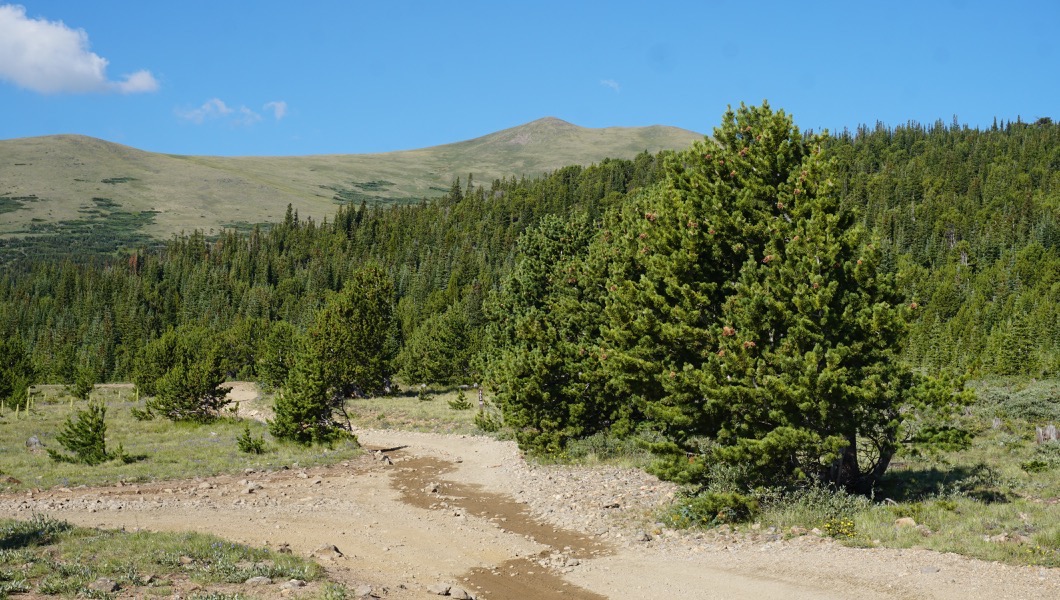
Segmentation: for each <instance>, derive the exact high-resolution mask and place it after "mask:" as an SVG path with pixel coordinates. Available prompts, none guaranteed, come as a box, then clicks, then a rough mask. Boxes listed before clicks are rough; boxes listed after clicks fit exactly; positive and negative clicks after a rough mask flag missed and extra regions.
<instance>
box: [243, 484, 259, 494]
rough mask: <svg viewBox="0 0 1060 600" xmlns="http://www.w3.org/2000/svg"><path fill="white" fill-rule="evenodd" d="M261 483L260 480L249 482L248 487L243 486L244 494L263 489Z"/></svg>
mask: <svg viewBox="0 0 1060 600" xmlns="http://www.w3.org/2000/svg"><path fill="white" fill-rule="evenodd" d="M261 487H262V486H261V484H260V483H258V482H256V481H255V482H251V483H248V484H247V487H245V488H243V493H244V494H253V493H254V492H256V491H258V490H260V489H261Z"/></svg>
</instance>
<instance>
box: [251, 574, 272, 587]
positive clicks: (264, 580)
mask: <svg viewBox="0 0 1060 600" xmlns="http://www.w3.org/2000/svg"><path fill="white" fill-rule="evenodd" d="M244 583H245V584H246V585H269V584H270V583H272V580H271V579H269V578H268V577H264V576H262V575H258V576H257V577H251V578H250V579H248V580H246V581H245V582H244Z"/></svg>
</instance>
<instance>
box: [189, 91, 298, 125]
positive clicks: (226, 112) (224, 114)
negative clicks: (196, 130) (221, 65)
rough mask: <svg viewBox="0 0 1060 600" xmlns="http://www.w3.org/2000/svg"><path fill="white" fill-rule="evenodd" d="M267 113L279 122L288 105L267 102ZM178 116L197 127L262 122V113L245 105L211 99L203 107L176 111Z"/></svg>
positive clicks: (264, 108)
mask: <svg viewBox="0 0 1060 600" xmlns="http://www.w3.org/2000/svg"><path fill="white" fill-rule="evenodd" d="M262 110H263V111H265V112H271V113H272V116H273V118H275V119H276V120H277V121H279V120H280V119H282V118H283V117H284V116H286V115H287V103H286V102H283V101H276V102H267V103H265V105H264V106H262ZM175 112H176V113H177V116H178V117H180V118H181V119H184V120H185V121H191V122H192V123H195V124H196V125H202V124H203V123H206V122H207V121H221V122H224V123H227V124H229V125H235V126H247V125H253V124H254V123H257V122H258V121H261V120H262V116H261V113H259V112H257V111H255V110H252V109H250V108H247V107H246V106H244V105H239V106H232V105H229V104H228V103H226V102H225V101H224V100H221V99H220V98H210V99H209V100H207V101H206V102H203V103H202V106H199V107H197V108H191V109H180V108H178V109H177V110H176V111H175Z"/></svg>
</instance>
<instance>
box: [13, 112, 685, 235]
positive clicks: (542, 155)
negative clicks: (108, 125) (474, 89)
mask: <svg viewBox="0 0 1060 600" xmlns="http://www.w3.org/2000/svg"><path fill="white" fill-rule="evenodd" d="M701 138H702V135H701V134H698V133H694V132H691V131H687V130H683V129H678V128H675V127H664V126H652V127H630V128H626V127H608V128H602V129H590V128H585V127H579V126H577V125H573V124H571V123H567V122H566V121H562V120H560V119H556V118H552V117H548V118H544V119H539V120H537V121H533V122H531V123H527V124H525V125H521V126H519V127H513V128H511V129H505V130H503V131H498V132H496V133H491V134H489V135H485V136H483V137H480V138H476V139H473V140H468V141H463V142H457V143H453V144H446V145H442V146H434V147H431V148H423V149H419V150H407V151H400V152H388V153H382V154H342V155H318V156H287V157H216V156H184V155H174V154H158V153H153V152H145V151H143V150H137V149H135V148H131V147H128V146H122V145H120V144H115V143H111V142H107V141H104V140H99V139H95V138H90V137H84V136H78V135H55V136H45V137H35V138H22V139H12V140H2V141H0V240H2V239H3V238H8V240H9V241H10V239H11V238H21V237H26V236H29V237H34V236H42V235H49V234H61V233H63V232H64V231H86V230H98V229H99V227H101V226H105V225H107V226H110V225H114V223H118V225H119V226H120V227H119V229H120V231H119V233H121V234H137V235H140V236H142V237H146V238H156V239H157V238H167V237H169V236H171V235H173V234H175V233H179V232H181V231H185V232H190V231H192V230H194V229H201V230H205V231H209V230H211V229H214V230H218V229H220V228H222V227H246V226H248V225H249V224H253V223H267V222H274V221H277V220H279V219H282V218H283V216H284V212H285V210H286V207H287V205H288V204H291V205H293V207H294V208H295V209H296V210H297V211H298V212H299V215H300V216H301V217H306V216H312V217H314V218H315V219H317V220H319V219H322V218H324V217H325V216H328V215H330V214H331V213H333V212H334V210H335V208H336V206H337V205H338V204H343V203H349V202H354V203H360V202H361V201H362V200H365V201H367V202H369V203H370V204H371V203H399V202H410V201H417V200H419V199H421V198H424V197H430V196H437V195H440V194H442V193H444V192H446V191H448V190H449V188H450V186H451V185H452V182H453V180H454V179H456V178H457V177H459V178H461V180H462V181H464V180H465V179H466V177H467V176H468V174H473V176H474V179H475V180H476V181H477V182H490V181H492V180H493V179H495V178H499V177H511V176H516V177H521V176H524V175H525V176H528V177H536V176H539V175H541V174H543V173H545V172H548V171H552V170H555V169H557V168H559V167H563V166H566V165H571V164H582V165H588V164H591V163H594V162H599V161H600V160H602V159H604V158H608V157H611V158H632V157H633V156H635V155H636V154H637V153H639V152H641V151H644V150H647V151H649V152H657V151H659V150H663V149H680V148H684V147H687V146H688V145H690V144H691V143H692V142H693V141H694V140H697V139H701Z"/></svg>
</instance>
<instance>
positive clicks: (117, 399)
mask: <svg viewBox="0 0 1060 600" xmlns="http://www.w3.org/2000/svg"><path fill="white" fill-rule="evenodd" d="M38 388H40V391H38V393H37V394H36V395H35V399H34V403H33V409H32V410H31V411H29V413H28V414H27V413H25V412H23V413H22V414H21V415H20V416H19V418H17V419H16V418H15V417H14V414H13V413H12V412H11V411H10V409H8V412H7V413H6V414H3V415H0V418H2V421H0V422H2V426H3V428H4V440H5V441H4V442H0V472H3V473H5V474H7V475H12V476H14V477H15V478H17V479H19V480H20V481H21V483H3V482H2V481H0V490H5V489H6V490H21V489H27V488H41V489H45V488H50V487H54V486H68V487H73V486H77V485H82V484H84V485H102V484H108V483H110V484H113V483H115V482H117V481H125V482H137V481H158V480H164V479H179V478H186V477H208V476H211V475H217V474H221V473H237V472H242V471H243V470H244V469H248V468H253V469H279V468H281V467H283V466H289V465H291V464H292V463H298V464H300V465H302V466H305V467H311V466H313V465H321V464H332V463H334V462H337V461H342V460H347V459H349V458H351V457H353V456H356V455H357V454H358V453H359V446H358V445H357V444H356V442H355V441H354V440H352V439H350V440H338V441H336V442H335V443H334V444H333V445H332V446H331V447H330V448H325V449H320V448H317V449H315V450H314V449H312V448H305V447H303V446H300V445H297V444H286V443H280V442H279V441H277V440H276V439H274V438H272V437H271V436H270V435H269V434H268V432H267V430H266V428H265V426H264V425H263V424H257V423H252V424H250V425H251V427H250V430H251V433H252V436H253V437H255V438H258V437H260V438H261V439H262V440H263V441H264V443H265V445H266V447H267V450H268V452H266V453H264V454H247V453H244V452H241V451H240V450H239V448H238V443H237V439H238V438H239V436H240V435H242V434H243V433H244V431H245V426H246V423H245V422H243V421H240V420H236V419H233V418H230V417H227V416H225V417H223V418H220V419H217V420H215V421H212V422H210V423H196V422H181V423H174V422H171V421H169V420H165V419H153V420H147V421H140V420H137V419H136V418H134V417H133V415H132V410H133V409H134V408H137V407H140V408H142V406H143V401H142V400H141V401H139V402H138V401H137V400H136V395H135V393H134V390H133V389H132V387H131V386H118V387H115V386H109V385H108V386H104V387H100V388H97V389H96V391H95V393H94V394H93V401H96V402H103V403H105V405H106V409H107V411H106V425H107V429H106V435H107V439H108V440H120V441H121V445H122V452H123V453H124V455H125V456H126V459H125V460H108V461H105V462H102V463H100V464H97V465H95V466H94V467H92V468H91V469H86V468H85V467H84V466H82V465H78V464H74V463H67V462H55V461H53V460H51V458H50V457H49V456H48V455H47V453H45V452H40V453H31V452H27V451H26V447H25V446H24V442H25V441H26V440H27V439H29V438H30V437H31V436H37V438H38V439H39V440H40V441H41V443H42V444H43V445H44V447H45V449H53V450H59V449H60V448H61V445H60V444H59V442H58V441H57V440H56V434H57V433H58V432H59V431H60V430H61V429H62V427H63V426H64V425H65V423H66V421H67V420H68V419H71V418H73V419H74V420H75V421H76V414H77V412H78V411H80V410H83V409H84V408H85V405H84V404H82V403H80V402H78V401H75V403H74V406H73V407H72V408H71V397H70V396H68V395H66V394H65V392H64V389H63V386H38ZM447 412H452V411H447Z"/></svg>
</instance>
